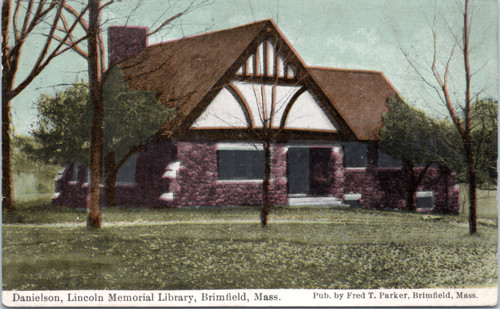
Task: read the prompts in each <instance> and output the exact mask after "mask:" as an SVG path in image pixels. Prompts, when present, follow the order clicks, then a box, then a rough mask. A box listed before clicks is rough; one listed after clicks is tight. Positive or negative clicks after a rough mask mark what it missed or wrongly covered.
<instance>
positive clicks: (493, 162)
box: [464, 100, 498, 186]
mask: <svg viewBox="0 0 500 309" xmlns="http://www.w3.org/2000/svg"><path fill="white" fill-rule="evenodd" d="M471 118H472V144H473V150H474V168H475V169H476V175H477V183H478V184H479V185H486V186H489V185H491V184H496V183H497V176H498V172H497V158H498V102H497V101H494V100H477V101H476V102H475V103H474V104H473V105H472V110H471ZM464 173H465V171H464Z"/></svg>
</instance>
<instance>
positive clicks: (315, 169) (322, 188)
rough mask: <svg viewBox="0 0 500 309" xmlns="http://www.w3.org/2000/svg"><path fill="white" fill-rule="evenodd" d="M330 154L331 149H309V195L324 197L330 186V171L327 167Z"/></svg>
mask: <svg viewBox="0 0 500 309" xmlns="http://www.w3.org/2000/svg"><path fill="white" fill-rule="evenodd" d="M331 153H332V149H331V148H311V149H310V155H309V168H310V174H309V183H310V190H309V192H310V194H311V195H315V196H325V195H326V194H327V193H328V187H329V186H330V182H331V179H330V171H329V169H328V165H329V162H330V156H331Z"/></svg>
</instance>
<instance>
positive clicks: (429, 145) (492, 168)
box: [379, 99, 498, 210]
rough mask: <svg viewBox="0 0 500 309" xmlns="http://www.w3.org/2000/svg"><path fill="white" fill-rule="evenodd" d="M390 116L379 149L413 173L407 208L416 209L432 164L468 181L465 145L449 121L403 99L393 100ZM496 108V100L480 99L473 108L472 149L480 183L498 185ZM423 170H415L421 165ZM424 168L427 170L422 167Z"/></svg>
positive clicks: (381, 135) (382, 133)
mask: <svg viewBox="0 0 500 309" xmlns="http://www.w3.org/2000/svg"><path fill="white" fill-rule="evenodd" d="M389 106H390V110H391V112H390V113H386V114H384V126H383V127H382V130H381V132H380V144H379V145H380V148H381V150H383V151H384V152H386V153H388V154H389V155H391V156H393V157H396V158H401V159H403V161H404V163H405V168H407V169H408V171H409V174H410V179H409V185H408V190H409V191H408V199H407V201H408V208H409V209H410V210H414V209H415V192H416V189H417V187H418V185H419V184H420V182H421V180H422V179H423V177H424V176H425V173H426V172H427V169H428V168H429V166H430V164H432V163H435V164H439V165H443V166H446V167H448V168H450V169H451V170H453V171H455V172H456V173H457V179H458V181H466V180H467V177H468V176H467V173H468V166H467V164H466V162H465V161H464V160H463V152H464V148H463V143H462V142H461V136H460V135H459V134H458V132H457V130H456V128H455V126H454V124H453V123H452V122H451V121H450V120H449V119H441V120H435V119H431V118H429V117H428V116H426V115H425V113H424V112H422V111H419V110H417V109H415V108H413V107H411V106H410V105H409V104H407V103H406V102H405V101H404V100H402V99H399V100H396V99H390V101H389ZM497 108H498V103H497V102H496V101H493V100H477V101H476V102H475V103H474V104H473V105H472V108H471V115H472V119H473V121H472V148H473V149H474V169H475V171H476V175H477V180H478V181H477V183H478V184H485V185H487V184H490V183H496V178H497V167H496V165H497V153H498V150H497V147H498V146H497V145H498V143H497V136H498V133H497ZM419 165H420V168H418V167H416V166H419ZM422 166H424V167H422Z"/></svg>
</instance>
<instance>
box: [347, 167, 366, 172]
mask: <svg viewBox="0 0 500 309" xmlns="http://www.w3.org/2000/svg"><path fill="white" fill-rule="evenodd" d="M345 170H346V171H360V172H362V171H366V167H346V168H345Z"/></svg>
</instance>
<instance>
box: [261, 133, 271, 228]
mask: <svg viewBox="0 0 500 309" xmlns="http://www.w3.org/2000/svg"><path fill="white" fill-rule="evenodd" d="M264 161H265V168H264V181H263V183H262V211H261V213H260V223H261V225H262V227H266V226H267V219H268V217H269V208H270V206H271V203H270V202H269V184H270V183H271V143H270V142H269V141H265V142H264Z"/></svg>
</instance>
